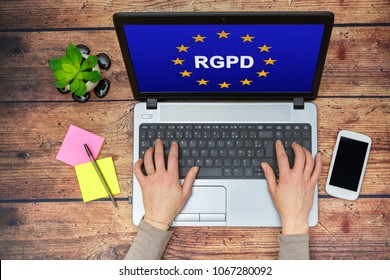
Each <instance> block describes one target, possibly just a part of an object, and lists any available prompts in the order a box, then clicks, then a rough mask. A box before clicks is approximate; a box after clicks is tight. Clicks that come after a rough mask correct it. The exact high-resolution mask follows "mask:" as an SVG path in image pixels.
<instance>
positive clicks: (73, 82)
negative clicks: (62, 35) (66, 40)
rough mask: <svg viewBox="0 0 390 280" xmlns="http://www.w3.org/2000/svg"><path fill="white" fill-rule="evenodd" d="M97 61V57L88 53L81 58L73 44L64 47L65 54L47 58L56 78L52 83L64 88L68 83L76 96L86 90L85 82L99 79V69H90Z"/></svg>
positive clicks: (81, 94)
mask: <svg viewBox="0 0 390 280" xmlns="http://www.w3.org/2000/svg"><path fill="white" fill-rule="evenodd" d="M97 63H98V61H97V57H96V56H94V55H90V56H89V57H88V58H87V59H83V56H82V54H81V52H80V50H79V49H78V48H77V47H76V46H74V45H73V44H69V45H68V47H67V48H66V56H61V57H59V58H55V59H51V60H49V66H50V68H51V69H52V70H53V71H54V75H53V76H54V78H55V79H56V80H55V82H54V85H55V86H56V87H57V88H64V87H66V86H67V85H69V90H70V91H71V92H74V93H75V94H76V95H77V96H83V95H84V94H85V93H86V92H87V86H86V82H88V81H91V82H93V83H96V82H98V81H99V80H100V78H101V75H100V72H99V71H96V70H92V68H93V67H95V66H96V64H97Z"/></svg>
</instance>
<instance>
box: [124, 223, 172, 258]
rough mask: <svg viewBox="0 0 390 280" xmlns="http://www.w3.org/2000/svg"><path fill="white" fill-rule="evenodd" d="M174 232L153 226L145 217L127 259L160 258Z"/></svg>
mask: <svg viewBox="0 0 390 280" xmlns="http://www.w3.org/2000/svg"><path fill="white" fill-rule="evenodd" d="M172 234H173V231H165V230H161V229H158V228H155V227H153V226H151V225H150V224H149V223H147V222H145V221H144V220H143V219H142V220H141V222H140V224H139V231H138V233H137V236H136V237H135V238H134V241H133V244H132V245H131V247H130V250H129V251H128V253H127V254H126V256H125V260H159V259H161V256H162V255H163V253H164V251H165V248H166V246H167V244H168V242H169V240H170V238H171V236H172Z"/></svg>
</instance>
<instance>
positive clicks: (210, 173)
mask: <svg viewBox="0 0 390 280" xmlns="http://www.w3.org/2000/svg"><path fill="white" fill-rule="evenodd" d="M190 168H191V167H180V168H179V176H180V178H184V177H185V176H186V174H187V172H188V170H190ZM205 177H222V168H215V167H200V168H199V171H198V174H197V176H196V178H198V179H199V178H205Z"/></svg>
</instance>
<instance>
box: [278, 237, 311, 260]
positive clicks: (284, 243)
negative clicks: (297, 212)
mask: <svg viewBox="0 0 390 280" xmlns="http://www.w3.org/2000/svg"><path fill="white" fill-rule="evenodd" d="M278 239H279V248H280V249H279V258H278V259H279V260H309V259H310V256H309V234H292V235H283V234H281V233H279V237H278Z"/></svg>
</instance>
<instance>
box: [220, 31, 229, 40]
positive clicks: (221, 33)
mask: <svg viewBox="0 0 390 280" xmlns="http://www.w3.org/2000/svg"><path fill="white" fill-rule="evenodd" d="M217 34H218V35H219V37H218V38H219V39H221V38H226V39H228V35H229V34H230V33H226V32H225V31H224V30H222V32H220V33H217Z"/></svg>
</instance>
